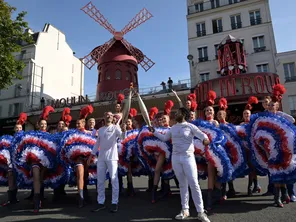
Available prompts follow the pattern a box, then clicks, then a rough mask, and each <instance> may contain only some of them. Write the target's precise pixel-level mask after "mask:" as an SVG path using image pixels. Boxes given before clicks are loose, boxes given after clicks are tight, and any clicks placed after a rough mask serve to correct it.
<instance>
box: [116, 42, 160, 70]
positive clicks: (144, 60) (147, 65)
mask: <svg viewBox="0 0 296 222" xmlns="http://www.w3.org/2000/svg"><path fill="white" fill-rule="evenodd" d="M121 42H122V44H123V45H124V46H125V47H126V48H127V49H128V50H129V52H130V53H131V54H132V56H133V57H135V58H136V59H137V61H138V64H140V65H141V66H142V68H143V69H144V70H145V72H147V71H148V70H149V69H151V67H152V66H154V64H155V63H154V62H153V61H152V60H151V59H149V58H148V57H147V56H146V55H144V54H143V53H142V52H141V51H140V50H139V49H137V48H136V47H134V46H132V44H130V43H129V42H128V41H127V40H126V39H122V40H121Z"/></svg>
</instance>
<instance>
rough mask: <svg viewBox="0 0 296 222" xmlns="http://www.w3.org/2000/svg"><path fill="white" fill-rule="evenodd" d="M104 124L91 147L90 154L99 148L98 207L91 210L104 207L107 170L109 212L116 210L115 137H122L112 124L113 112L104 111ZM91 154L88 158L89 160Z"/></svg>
mask: <svg viewBox="0 0 296 222" xmlns="http://www.w3.org/2000/svg"><path fill="white" fill-rule="evenodd" d="M104 115H105V116H104V117H105V126H103V127H101V128H100V129H99V130H98V137H97V142H96V144H95V145H94V147H93V150H92V155H96V153H97V151H98V148H99V149H100V152H99V156H98V162H97V175H98V178H97V181H98V182H97V189H98V204H99V205H98V207H97V208H96V209H94V210H92V211H93V212H97V211H99V210H102V209H105V208H106V207H105V180H106V172H107V170H108V172H109V176H110V178H111V183H112V206H111V212H117V210H118V196H119V184H118V176H117V173H118V171H117V168H118V151H117V139H118V138H121V137H122V131H121V129H120V127H119V126H118V125H113V124H112V122H113V114H112V113H111V112H106V113H105V114H104ZM92 155H91V156H90V157H89V159H88V164H90V162H91V158H92Z"/></svg>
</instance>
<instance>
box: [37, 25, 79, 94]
mask: <svg viewBox="0 0 296 222" xmlns="http://www.w3.org/2000/svg"><path fill="white" fill-rule="evenodd" d="M45 30H46V31H47V32H41V33H40V34H39V38H38V42H37V48H36V60H35V62H36V63H37V64H39V65H40V66H42V67H43V84H44V89H43V93H44V94H45V95H50V96H51V97H52V98H55V99H58V98H61V97H70V96H77V95H80V94H81V93H82V94H83V93H84V92H83V90H81V89H80V82H81V78H82V79H83V78H84V73H82V76H81V75H80V74H81V62H80V60H79V59H77V58H76V57H75V56H73V51H72V49H71V48H70V47H69V45H68V44H67V42H66V37H65V35H64V34H63V33H62V32H61V31H59V30H58V29H56V28H55V27H53V26H51V25H49V26H48V27H46V28H45ZM72 79H73V84H72Z"/></svg>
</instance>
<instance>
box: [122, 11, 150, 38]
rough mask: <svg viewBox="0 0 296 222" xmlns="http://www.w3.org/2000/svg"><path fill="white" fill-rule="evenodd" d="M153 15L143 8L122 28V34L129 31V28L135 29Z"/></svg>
mask: <svg viewBox="0 0 296 222" xmlns="http://www.w3.org/2000/svg"><path fill="white" fill-rule="evenodd" d="M151 17H153V15H152V14H151V13H150V12H149V11H148V10H147V9H146V8H143V9H142V10H141V11H140V12H139V13H138V14H137V15H136V16H135V17H134V18H133V19H132V20H131V21H130V22H129V23H128V24H127V25H126V26H125V27H124V28H123V29H122V30H121V33H122V35H125V34H126V33H128V32H130V31H131V30H133V29H135V28H136V27H138V26H139V25H141V24H142V23H144V22H146V21H147V20H149V19H150V18H151Z"/></svg>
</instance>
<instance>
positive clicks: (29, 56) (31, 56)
mask: <svg viewBox="0 0 296 222" xmlns="http://www.w3.org/2000/svg"><path fill="white" fill-rule="evenodd" d="M15 59H16V60H28V59H35V55H34V53H25V54H18V55H16V56H15Z"/></svg>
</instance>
